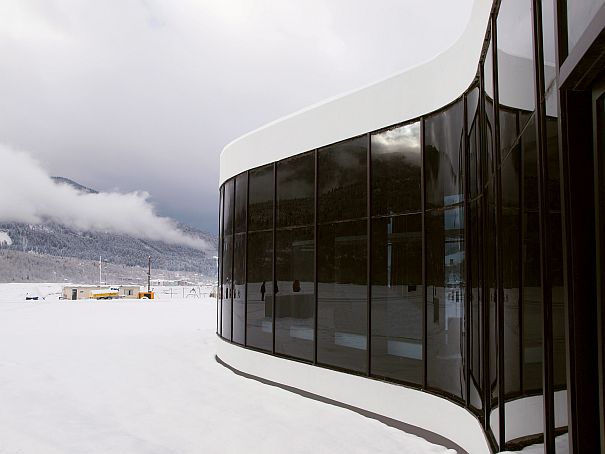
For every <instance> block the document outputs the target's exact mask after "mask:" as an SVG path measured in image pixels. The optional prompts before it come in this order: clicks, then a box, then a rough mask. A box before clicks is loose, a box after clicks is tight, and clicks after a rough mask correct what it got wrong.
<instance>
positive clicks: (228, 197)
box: [223, 178, 235, 235]
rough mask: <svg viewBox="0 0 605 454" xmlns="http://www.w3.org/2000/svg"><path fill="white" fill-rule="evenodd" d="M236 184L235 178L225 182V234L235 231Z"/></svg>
mask: <svg viewBox="0 0 605 454" xmlns="http://www.w3.org/2000/svg"><path fill="white" fill-rule="evenodd" d="M234 186H235V184H234V180H233V178H232V179H231V180H229V181H227V182H226V183H225V200H224V201H223V216H224V220H223V222H224V224H223V225H224V227H223V228H224V230H223V233H224V234H225V235H230V234H232V233H233V208H234V205H233V197H234V192H235V191H234V189H235V188H234Z"/></svg>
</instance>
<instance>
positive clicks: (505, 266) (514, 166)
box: [500, 146, 521, 394]
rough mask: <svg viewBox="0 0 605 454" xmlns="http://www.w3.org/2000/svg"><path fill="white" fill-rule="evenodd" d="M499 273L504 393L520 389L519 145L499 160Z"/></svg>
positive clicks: (511, 392) (515, 391)
mask: <svg viewBox="0 0 605 454" xmlns="http://www.w3.org/2000/svg"><path fill="white" fill-rule="evenodd" d="M501 172H502V226H501V227H500V228H501V229H502V243H503V244H504V247H503V248H502V275H503V289H504V290H503V293H504V363H505V365H506V367H505V368H504V389H505V392H506V393H507V394H514V393H518V392H520V391H521V382H520V377H521V372H520V371H521V356H520V353H521V350H520V345H521V344H520V340H521V332H520V330H519V329H520V320H519V308H520V305H519V285H520V280H521V279H520V278H521V274H520V270H521V262H520V247H521V245H520V241H521V215H520V208H519V202H520V198H519V196H520V194H519V188H520V184H521V162H520V157H519V147H518V146H517V147H513V149H512V151H511V152H510V153H509V154H508V156H507V157H506V158H505V159H504V162H503V163H502V170H501Z"/></svg>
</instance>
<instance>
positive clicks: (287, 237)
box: [275, 227, 315, 361]
mask: <svg viewBox="0 0 605 454" xmlns="http://www.w3.org/2000/svg"><path fill="white" fill-rule="evenodd" d="M313 235H314V228H313V227H302V228H297V229H292V230H279V231H277V232H276V249H275V273H276V276H277V286H276V288H275V294H276V297H275V352H276V353H281V354H284V355H288V356H293V357H296V358H301V359H307V360H309V361H312V360H313V342H314V336H315V333H314V331H315V329H314V320H315V318H314V312H315V282H314V281H315V275H314V272H315V268H314V266H315V255H314V253H315V248H314V239H313Z"/></svg>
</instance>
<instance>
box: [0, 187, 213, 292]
mask: <svg viewBox="0 0 605 454" xmlns="http://www.w3.org/2000/svg"><path fill="white" fill-rule="evenodd" d="M53 178H54V179H55V180H56V181H58V182H61V183H63V184H69V185H71V186H73V187H74V188H76V189H77V190H79V191H82V192H88V193H96V192H97V191H95V190H93V189H90V188H87V187H85V186H82V185H80V184H78V183H76V182H74V181H72V180H69V179H67V178H62V177H53ZM179 229H180V230H182V231H183V232H185V233H186V234H188V235H190V236H193V237H196V238H201V239H203V240H204V242H205V244H206V245H207V247H206V248H205V249H204V250H202V251H200V250H196V249H193V248H191V247H187V246H180V245H174V244H167V243H164V242H162V241H151V240H141V239H138V238H134V237H132V236H129V235H125V234H118V233H109V232H89V231H78V230H76V229H74V228H72V227H67V226H64V225H61V224H58V223H54V222H47V223H44V224H23V223H15V222H11V223H1V222H0V232H2V234H1V237H0V249H4V250H10V251H19V252H31V253H34V254H37V255H48V256H53V257H71V258H77V259H83V260H90V261H95V260H96V261H98V260H99V256H101V257H102V258H103V261H107V262H108V263H112V264H116V265H125V266H127V267H131V266H146V264H147V257H148V256H151V257H152V266H153V268H155V269H163V270H171V271H182V272H194V273H200V274H203V275H205V276H208V277H214V276H216V258H215V256H216V255H217V238H216V237H215V236H214V235H211V234H208V233H205V232H202V231H200V230H198V229H195V228H193V227H191V226H187V225H184V224H179ZM7 238H9V240H8V241H7ZM2 240H4V241H2ZM10 257H17V255H15V254H11V255H8V254H7V255H4V256H3V259H4V260H3V262H4V263H0V267H1V268H3V269H4V271H5V273H3V274H6V268H7V267H8V268H10V267H12V266H13V265H17V264H16V263H15V264H11V263H7V260H9V258H10ZM49 263H56V261H52V262H49ZM70 263H71V262H70ZM9 274H10V273H9ZM4 279H5V280H6V279H7V276H4ZM9 280H12V279H9ZM15 280H18V279H15Z"/></svg>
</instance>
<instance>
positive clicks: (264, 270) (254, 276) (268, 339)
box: [246, 231, 273, 351]
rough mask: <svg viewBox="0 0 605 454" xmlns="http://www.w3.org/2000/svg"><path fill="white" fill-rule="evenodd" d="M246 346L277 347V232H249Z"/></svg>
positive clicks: (264, 348)
mask: <svg viewBox="0 0 605 454" xmlns="http://www.w3.org/2000/svg"><path fill="white" fill-rule="evenodd" d="M247 270H248V284H247V287H246V289H247V291H246V297H247V304H246V313H247V316H248V320H247V325H246V328H247V329H246V345H248V346H251V347H256V348H260V349H263V350H269V351H271V350H272V348H273V334H272V333H273V232H270V231H269V232H250V233H248V264H247Z"/></svg>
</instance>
